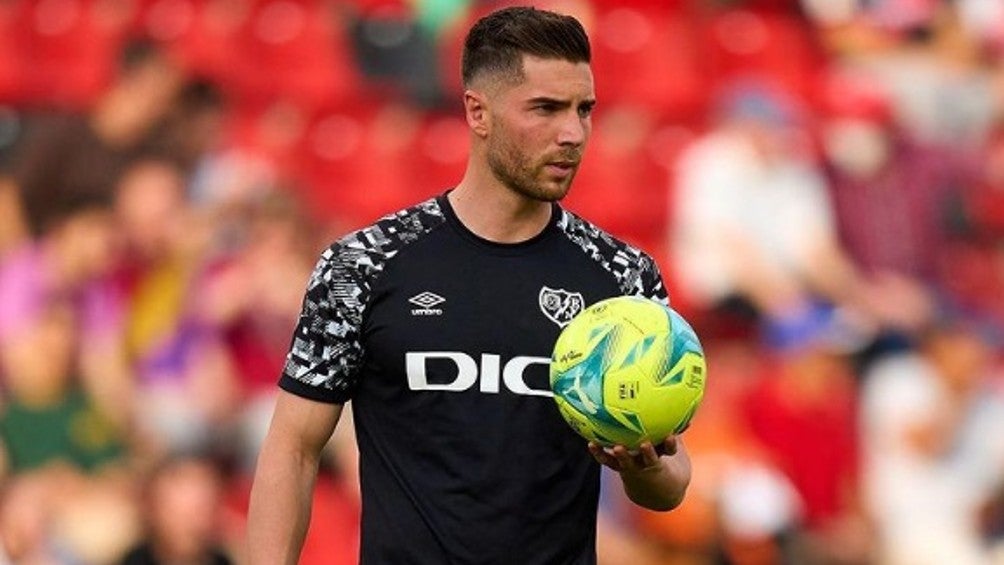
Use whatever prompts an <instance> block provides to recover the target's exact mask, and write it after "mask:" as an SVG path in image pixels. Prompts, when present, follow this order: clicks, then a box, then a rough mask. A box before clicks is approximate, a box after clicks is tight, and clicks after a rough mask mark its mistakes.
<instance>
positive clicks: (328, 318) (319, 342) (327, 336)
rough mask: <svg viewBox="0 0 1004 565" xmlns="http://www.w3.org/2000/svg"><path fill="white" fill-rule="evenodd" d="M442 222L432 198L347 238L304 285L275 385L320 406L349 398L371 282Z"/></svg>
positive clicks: (356, 378)
mask: <svg viewBox="0 0 1004 565" xmlns="http://www.w3.org/2000/svg"><path fill="white" fill-rule="evenodd" d="M440 223H442V212H441V210H440V209H439V207H438V204H437V203H436V201H435V199H430V200H428V201H426V202H423V203H422V204H419V205H418V206H415V207H413V208H409V209H407V210H403V211H401V212H398V213H396V214H393V215H390V216H386V217H384V218H382V219H381V220H380V221H378V222H377V223H375V224H373V225H372V226H370V227H368V228H364V229H362V230H359V231H357V232H354V233H352V234H349V235H347V236H346V237H344V238H342V239H341V240H340V241H338V242H337V243H335V244H334V245H332V246H331V247H329V248H328V249H327V250H326V251H325V252H324V253H323V254H322V255H321V258H320V259H319V260H318V262H317V265H316V267H315V268H314V272H313V273H312V274H311V277H310V281H309V282H308V284H307V290H306V292H305V294H304V298H303V306H302V309H301V311H300V318H299V321H298V323H297V326H296V330H295V331H294V333H293V339H292V343H291V344H290V349H289V353H288V355H287V356H286V364H285V367H284V368H283V373H282V376H281V377H280V380H279V386H280V387H282V388H283V389H284V390H287V391H289V392H292V393H294V394H298V395H300V396H304V397H307V398H311V399H314V400H318V401H322V402H334V403H344V402H347V401H348V400H349V399H351V397H352V395H353V393H354V392H355V389H356V387H357V385H358V383H359V379H360V378H361V368H362V364H363V359H364V357H365V347H364V345H363V343H362V339H361V338H362V326H363V318H364V315H365V311H366V307H367V304H368V303H369V300H370V296H371V290H372V288H373V283H374V281H375V280H376V279H377V278H378V277H379V275H380V273H381V272H383V269H384V266H385V265H386V263H387V261H389V260H391V259H392V258H393V257H394V256H395V255H396V254H397V253H398V252H399V251H400V250H401V249H402V248H403V247H404V246H405V245H407V244H408V243H411V242H413V241H415V240H416V239H418V238H419V237H420V236H421V235H422V234H424V233H427V232H428V231H430V230H432V229H433V228H434V227H436V226H437V225H439V224H440Z"/></svg>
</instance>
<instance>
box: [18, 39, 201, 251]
mask: <svg viewBox="0 0 1004 565" xmlns="http://www.w3.org/2000/svg"><path fill="white" fill-rule="evenodd" d="M182 78H183V77H182V74H181V71H180V69H178V68H177V67H176V66H175V65H174V64H173V63H172V62H171V61H170V60H169V59H168V58H167V56H166V55H165V54H164V53H162V52H161V51H159V50H158V48H157V47H156V46H155V45H153V44H151V43H147V42H135V43H132V44H130V45H128V46H127V47H126V48H124V49H123V52H122V57H121V63H120V72H119V75H118V77H117V78H116V80H115V81H114V83H113V84H112V85H111V86H110V87H109V88H108V89H107V91H106V92H105V93H104V94H103V95H102V96H101V97H100V99H99V100H98V101H97V103H96V104H95V105H94V107H93V108H92V109H91V110H90V112H88V113H87V114H49V115H43V116H42V118H41V119H40V120H39V123H37V124H35V125H34V126H32V127H29V128H28V129H27V131H26V133H25V135H24V139H23V141H22V142H21V143H20V147H19V149H18V150H17V152H16V153H15V155H14V157H13V158H12V163H13V170H12V171H11V178H12V179H13V182H14V184H15V185H16V186H17V188H18V194H19V195H20V205H21V208H22V212H23V214H24V217H25V219H26V225H27V227H28V228H29V230H30V231H31V233H33V234H39V233H42V232H44V231H46V230H47V229H48V228H49V227H50V224H51V223H52V222H53V221H54V220H55V219H57V218H58V216H59V215H60V214H65V213H67V212H68V211H72V210H73V209H74V207H75V206H77V203H78V202H79V201H81V200H90V199H94V198H102V199H106V200H108V201H110V200H111V194H112V191H113V189H114V186H115V182H116V179H117V178H118V175H119V174H120V172H121V170H122V168H123V167H124V166H125V164H126V163H127V162H128V160H129V158H130V156H131V154H132V152H133V151H134V150H135V149H136V148H137V147H139V145H140V144H141V143H142V142H143V141H144V139H145V136H146V135H147V134H148V133H149V132H150V131H151V129H152V128H153V127H154V125H155V124H156V123H157V122H158V121H159V120H161V119H163V118H164V116H165V114H166V112H167V111H168V109H169V107H170V105H171V103H172V101H173V100H174V97H175V95H176V93H177V91H178V88H179V87H180V86H181V83H182Z"/></svg>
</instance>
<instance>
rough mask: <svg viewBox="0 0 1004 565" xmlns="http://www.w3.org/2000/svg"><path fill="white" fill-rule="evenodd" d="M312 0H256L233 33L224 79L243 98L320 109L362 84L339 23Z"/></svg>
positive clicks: (332, 12) (329, 9)
mask: <svg viewBox="0 0 1004 565" xmlns="http://www.w3.org/2000/svg"><path fill="white" fill-rule="evenodd" d="M336 16H337V12H336V11H335V10H333V9H332V5H330V4H329V3H326V2H316V1H313V0H256V1H255V2H253V6H252V7H251V9H250V12H249V14H248V17H247V18H246V20H245V21H244V22H243V24H242V25H241V27H240V29H239V30H238V31H237V33H236V36H235V37H234V42H233V49H234V51H233V52H232V53H231V56H232V57H233V62H232V64H231V66H230V70H231V72H230V73H229V78H228V80H230V81H232V83H233V86H235V87H236V89H237V90H238V91H239V92H240V95H241V96H242V97H244V98H257V99H266V100H267V99H275V98H285V99H289V100H293V101H295V102H297V103H298V104H301V105H303V106H304V107H306V108H319V107H324V106H326V105H330V104H332V103H334V102H336V101H344V100H347V99H350V98H351V97H352V96H354V95H355V94H356V92H357V91H358V89H359V88H360V85H361V80H360V77H359V73H358V71H357V69H356V66H355V62H354V60H353V54H352V50H351V46H350V44H349V40H348V37H347V33H346V30H345V29H344V25H343V22H341V21H340V20H339V19H338V18H337V17H336Z"/></svg>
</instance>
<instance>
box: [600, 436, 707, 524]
mask: <svg viewBox="0 0 1004 565" xmlns="http://www.w3.org/2000/svg"><path fill="white" fill-rule="evenodd" d="M589 452H590V453H591V454H592V455H593V458H594V459H596V461H598V462H599V463H600V464H601V465H605V466H606V467H609V468H611V469H613V470H614V471H617V472H618V473H620V476H621V480H622V481H623V483H624V491H625V492H626V493H627V495H628V498H630V499H631V500H632V501H634V503H635V504H638V505H640V506H643V507H645V508H648V509H650V510H671V509H673V508H676V507H677V506H679V504H680V503H681V502H682V501H683V496H684V494H685V493H686V491H687V486H688V485H689V484H690V457H689V456H688V455H687V451H686V449H685V448H684V447H683V442H682V441H681V440H680V439H679V436H677V435H671V436H669V437H667V438H666V439H665V440H663V441H662V442H661V443H660V444H658V445H657V446H653V445H652V443H651V442H648V441H646V442H644V443H642V444H641V445H639V446H638V451H637V452H635V453H632V452H630V451H629V450H628V449H627V447H625V446H623V445H615V446H613V447H602V446H600V445H599V444H597V443H595V442H589Z"/></svg>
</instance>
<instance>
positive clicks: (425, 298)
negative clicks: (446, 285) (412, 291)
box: [408, 291, 446, 316]
mask: <svg viewBox="0 0 1004 565" xmlns="http://www.w3.org/2000/svg"><path fill="white" fill-rule="evenodd" d="M408 302H411V303H412V304H414V305H415V306H418V308H412V310H411V315H412V316H441V315H442V314H443V309H442V308H436V306H439V305H440V304H442V303H444V302H446V299H445V298H443V297H442V296H440V295H438V294H436V293H435V292H429V291H425V292H421V293H419V294H416V295H415V296H412V297H411V298H409V299H408Z"/></svg>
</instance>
